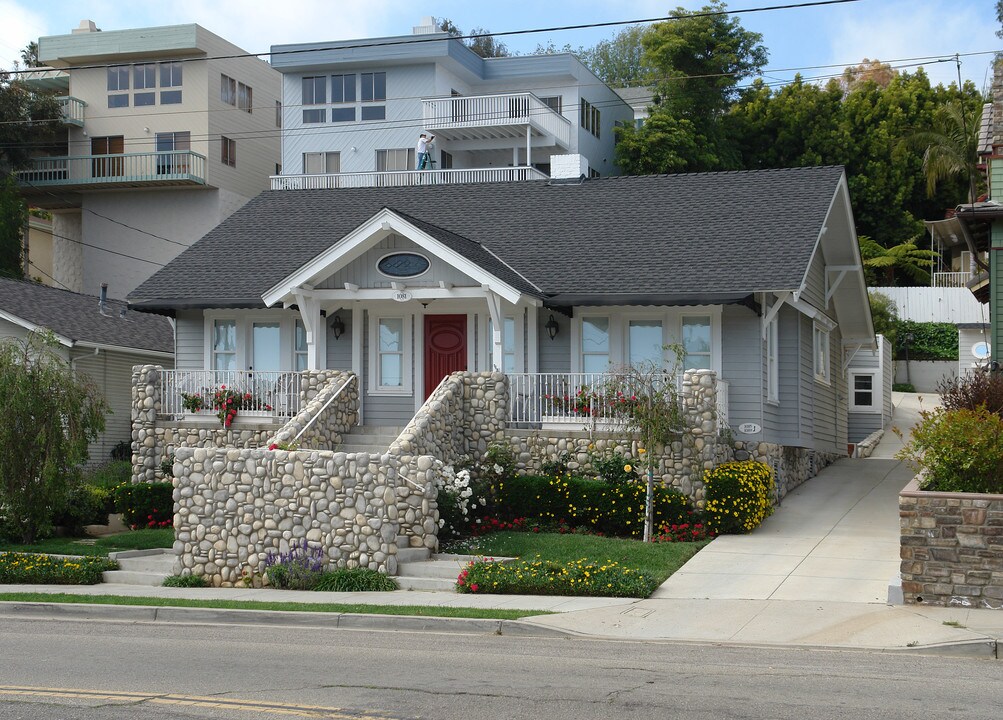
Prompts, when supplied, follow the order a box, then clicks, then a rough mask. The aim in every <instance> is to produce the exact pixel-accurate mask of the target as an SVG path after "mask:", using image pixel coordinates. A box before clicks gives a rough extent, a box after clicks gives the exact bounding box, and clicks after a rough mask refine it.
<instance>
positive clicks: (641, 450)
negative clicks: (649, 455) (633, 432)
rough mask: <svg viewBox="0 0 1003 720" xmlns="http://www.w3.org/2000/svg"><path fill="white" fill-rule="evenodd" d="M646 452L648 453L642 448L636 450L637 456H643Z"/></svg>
mask: <svg viewBox="0 0 1003 720" xmlns="http://www.w3.org/2000/svg"><path fill="white" fill-rule="evenodd" d="M646 452H648V451H647V450H645V449H644V448H638V449H637V454H638V455H644V453H646Z"/></svg>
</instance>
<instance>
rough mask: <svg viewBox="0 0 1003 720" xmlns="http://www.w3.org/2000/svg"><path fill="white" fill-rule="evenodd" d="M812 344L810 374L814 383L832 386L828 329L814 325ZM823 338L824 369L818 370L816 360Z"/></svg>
mask: <svg viewBox="0 0 1003 720" xmlns="http://www.w3.org/2000/svg"><path fill="white" fill-rule="evenodd" d="M811 337H812V342H811V354H812V372H813V374H814V375H815V381H816V382H819V383H822V384H823V385H831V384H832V344H831V337H830V334H829V328H827V327H825V326H823V325H819V324H818V323H815V324H814V325H813V330H812V336H811ZM823 338H824V341H825V356H824V357H825V367H824V368H821V369H820V368H819V366H818V359H819V356H820V353H819V349H820V344H821V342H820V341H821V340H822V339H823Z"/></svg>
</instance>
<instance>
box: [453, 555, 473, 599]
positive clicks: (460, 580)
mask: <svg viewBox="0 0 1003 720" xmlns="http://www.w3.org/2000/svg"><path fill="white" fill-rule="evenodd" d="M473 566H474V562H473V560H471V561H470V564H469V565H467V567H466V568H464V569H463V570H462V571H461V572H460V574H459V576H458V577H457V578H456V587H457V588H462V587H466V588H467V589H468V590H470V592H472V593H475V592H477V588H478V585H477V583H470V585H467V577H468V576H469V575H470V568H472V567H473Z"/></svg>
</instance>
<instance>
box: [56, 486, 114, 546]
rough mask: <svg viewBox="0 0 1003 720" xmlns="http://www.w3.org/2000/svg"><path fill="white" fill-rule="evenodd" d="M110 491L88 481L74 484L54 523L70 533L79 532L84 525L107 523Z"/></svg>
mask: <svg viewBox="0 0 1003 720" xmlns="http://www.w3.org/2000/svg"><path fill="white" fill-rule="evenodd" d="M109 504H111V493H110V492H109V491H108V490H106V489H105V488H103V487H97V486H95V485H90V484H88V483H77V484H76V485H74V486H73V487H72V488H71V489H70V492H69V495H68V496H67V498H66V505H65V506H64V508H63V511H62V512H61V513H59V514H58V515H56V517H55V519H54V523H55V524H56V525H57V526H59V527H62V528H64V529H66V530H67V531H68V532H70V533H71V534H79V533H80V532H81V531H82V530H83V528H84V526H86V525H107V524H108V506H109Z"/></svg>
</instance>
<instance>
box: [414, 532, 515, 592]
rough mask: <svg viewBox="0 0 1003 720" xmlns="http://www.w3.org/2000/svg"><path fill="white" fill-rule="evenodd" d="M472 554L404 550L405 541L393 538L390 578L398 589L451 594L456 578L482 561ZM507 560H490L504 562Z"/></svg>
mask: <svg viewBox="0 0 1003 720" xmlns="http://www.w3.org/2000/svg"><path fill="white" fill-rule="evenodd" d="M483 559H484V558H478V557H476V556H474V555H450V554H447V553H435V554H433V553H432V552H431V551H430V550H429V549H428V548H412V547H408V544H407V538H406V537H403V536H400V537H398V538H397V575H396V577H395V578H394V579H395V580H396V581H397V584H398V585H399V586H400V589H401V590H425V591H429V590H434V591H440V592H442V591H445V592H452V591H454V590H455V589H456V577H457V576H458V575H459V574H460V571H461V570H463V568H465V567H466V566H467V564H468V563H469V562H470V561H472V560H483ZM510 559H511V558H493V560H494V562H505V561H507V560H510Z"/></svg>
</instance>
